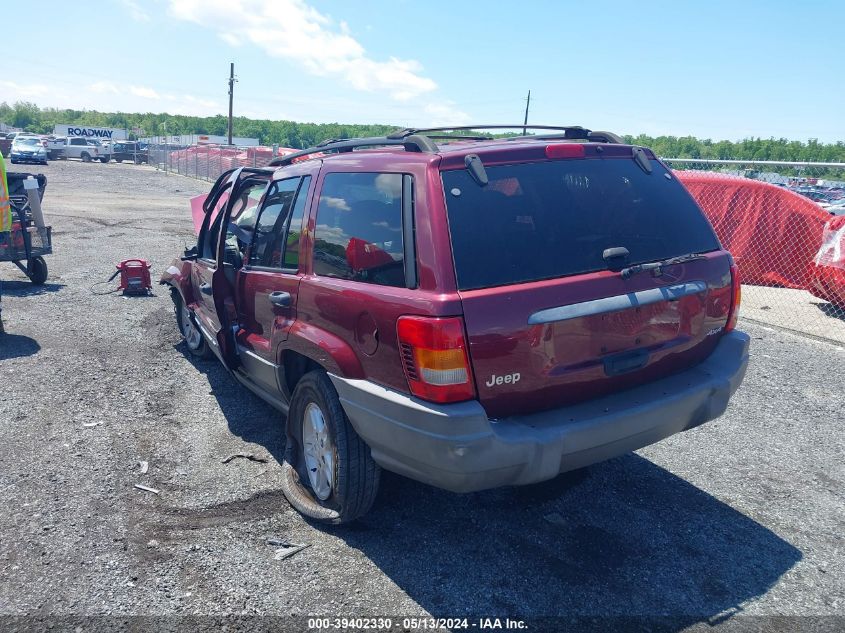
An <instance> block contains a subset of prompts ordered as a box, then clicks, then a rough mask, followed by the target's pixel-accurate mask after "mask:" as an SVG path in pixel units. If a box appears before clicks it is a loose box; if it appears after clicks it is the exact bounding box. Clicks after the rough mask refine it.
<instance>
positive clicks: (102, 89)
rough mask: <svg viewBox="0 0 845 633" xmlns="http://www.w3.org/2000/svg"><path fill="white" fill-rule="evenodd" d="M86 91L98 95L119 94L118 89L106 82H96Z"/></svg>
mask: <svg viewBox="0 0 845 633" xmlns="http://www.w3.org/2000/svg"><path fill="white" fill-rule="evenodd" d="M88 89H89V90H91V92H96V93H98V94H114V95H117V94H120V89H119V88H118V87H117V86H115V85H114V84H113V83H111V82H108V81H97V82H95V83H93V84H91V85H90V86H88Z"/></svg>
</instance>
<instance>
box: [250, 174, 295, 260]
mask: <svg viewBox="0 0 845 633" xmlns="http://www.w3.org/2000/svg"><path fill="white" fill-rule="evenodd" d="M300 180H301V178H299V177H298V176H297V177H296V178H287V179H285V180H279V181H277V182H274V183H273V184H272V185H270V191H269V192H268V193H267V197H266V198H265V199H264V206H263V207H262V209H261V213H260V215H259V216H258V223H257V224H256V226H255V237H254V241H253V244H252V249H251V250H250V253H249V263H250V265H252V266H269V265H270V261H271V259H272V255H273V246H274V242H275V241H276V239H275V238H276V236H277V235H278V234H280V233H283V232H284V225H285V220H287V217H288V213H289V212H290V208H291V205H292V203H293V197H294V195H295V194H296V189H297V187H298V186H299V181H300Z"/></svg>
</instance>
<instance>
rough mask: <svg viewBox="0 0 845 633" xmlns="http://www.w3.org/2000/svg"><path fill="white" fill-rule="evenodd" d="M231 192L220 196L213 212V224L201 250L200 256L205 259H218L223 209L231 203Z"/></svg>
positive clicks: (206, 234)
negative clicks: (218, 242) (218, 237)
mask: <svg viewBox="0 0 845 633" xmlns="http://www.w3.org/2000/svg"><path fill="white" fill-rule="evenodd" d="M229 193H230V192H229V191H224V192H223V193H222V194H220V199H219V200H218V201H217V204H216V205H214V209H212V210H211V216H212V218H213V219H212V220H211V224H210V225H209V227H208V230H207V231H206V232H205V234H204V235H203V239H202V248H201V249H200V256H201V257H202V258H203V259H217V236H218V235H219V234H220V220H221V219H222V218H223V213H222V211H223V209H224V208H225V207H226V203H227V202H229Z"/></svg>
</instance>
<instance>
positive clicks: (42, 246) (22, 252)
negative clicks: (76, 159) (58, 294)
mask: <svg viewBox="0 0 845 633" xmlns="http://www.w3.org/2000/svg"><path fill="white" fill-rule="evenodd" d="M30 176H32V178H33V179H34V180H35V181H36V182H37V183H38V192H37V193H38V200H39V201H40V200H41V199H42V198H43V197H44V189H45V188H46V187H47V178H46V176H44V175H43V174H38V175H37V176H35V175H33V174H25V173H16V172H8V173H7V180H8V183H9V198H10V200H11V203H12V230H11V232H2V233H0V262H12V263H13V264H14V265H15V266H17V267H18V268H20V269H21V271H23V273H24V274H25V275H26V276H27V277H29V280H30V281H31V282H32V283H33V284H36V285H41V284H43V283H44V282H45V281H47V262H45V261H44V256H45V255H49V254H51V253H52V252H53V242H52V237H51V231H52V227H49V226H38V222H36V218H40V217H41V214H40V209H38V210H37V211H34V210H33V208H32V204H31V203H30V200H29V196H28V195H27V192H26V189H25V188H24V181H25V180H27V179H28V178H29V177H30ZM30 182H31V181H30Z"/></svg>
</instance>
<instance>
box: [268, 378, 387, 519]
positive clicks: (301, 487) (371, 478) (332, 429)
mask: <svg viewBox="0 0 845 633" xmlns="http://www.w3.org/2000/svg"><path fill="white" fill-rule="evenodd" d="M287 424H288V434H287V435H288V442H289V444H288V446H287V447H286V450H285V457H284V460H283V462H282V469H283V477H282V492H284V494H285V497H287V499H288V501H289V502H290V504H291V505H292V506H293V507H294V508H296V509H297V510H298V511H299V512H301V513H302V514H304V515H305V516H307V517H310V518H312V519H316V520H318V521H321V522H323V523H331V524H340V523H349V522H351V521H354V520H355V519H358V518H360V517H362V516H363V515H365V514H366V513H367V512H368V511H369V510H370V508H371V507H372V505H373V502H374V501H375V498H376V495H377V494H378V487H379V479H380V477H381V468H379V466H378V464H376V463H375V462H374V461H373V458H372V455H371V454H370V447H369V446H367V444H366V443H365V442H364V440H362V439H361V438H360V437H359V436H358V434H357V433H356V432H355V429H354V428H352V424H351V423H350V422H349V418H347V417H346V414H345V413H344V411H343V407H342V406H341V404H340V399H339V398H338V395H337V391H336V390H335V388H334V385H333V384H332V381H331V379H330V378H329V377H328V375H327V374H326V372H324V371H323V370H315V371H311V372H309V373H307V374H305V376H303V377H302V378H301V379H300V380H299V382H298V383H297V385H296V389H295V390H294V392H293V397H292V398H291V407H290V411H289V412H288V419H287Z"/></svg>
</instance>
